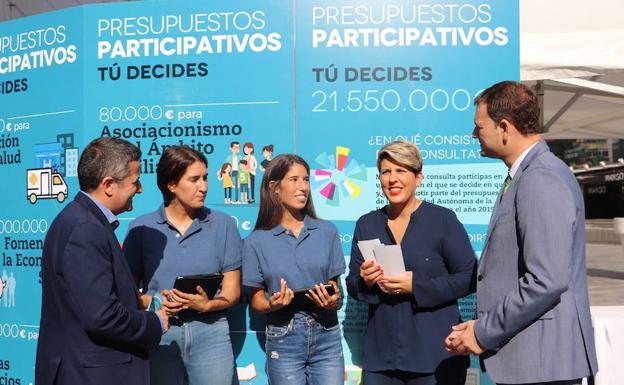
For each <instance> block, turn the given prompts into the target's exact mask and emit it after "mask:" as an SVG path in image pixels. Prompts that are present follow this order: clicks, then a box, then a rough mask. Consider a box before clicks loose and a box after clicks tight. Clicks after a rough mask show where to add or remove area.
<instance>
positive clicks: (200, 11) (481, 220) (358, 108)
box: [0, 0, 519, 384]
mask: <svg viewBox="0 0 624 385" xmlns="http://www.w3.org/2000/svg"><path fill="white" fill-rule="evenodd" d="M518 44H519V29H518V2H517V1H508V0H507V1H504V0H498V1H487V2H479V1H473V0H465V1H460V2H451V1H424V0H412V1H408V0H397V1H393V2H389V3H388V2H378V1H367V0H360V1H340V2H336V1H331V2H330V1H322V0H313V1H306V2H303V1H298V2H294V1H293V2H288V1H277V0H265V1H230V2H225V3H224V2H209V1H199V0H197V1H185V2H178V1H153V2H136V3H116V4H101V5H89V6H83V7H77V8H71V9H66V10H63V11H58V12H53V13H49V14H43V15H38V16H33V17H29V18H24V19H20V20H15V21H10V22H6V23H2V24H0V86H1V88H0V175H2V179H3V182H4V184H5V186H6V187H5V189H3V191H2V193H1V194H2V202H3V207H4V208H3V210H2V214H0V253H2V259H1V261H2V266H0V270H2V271H1V272H0V279H1V280H2V282H1V284H0V369H2V370H0V375H2V376H4V377H0V378H5V382H6V383H7V384H31V383H32V382H33V381H34V360H35V350H36V344H37V338H38V325H39V314H40V298H41V285H40V268H41V251H42V248H43V241H44V237H45V233H46V231H47V229H48V227H49V225H50V223H51V222H52V220H53V219H54V217H55V216H56V214H57V213H58V212H59V211H60V210H62V208H63V207H64V206H65V205H66V204H67V202H69V201H70V200H71V199H73V196H74V195H75V194H76V193H77V192H78V191H79V187H78V181H77V175H76V169H77V163H78V156H79V154H80V152H81V151H82V149H83V148H84V146H85V145H86V144H87V143H88V142H89V141H91V140H92V139H94V138H97V137H100V136H113V137H119V138H123V139H127V140H129V141H131V142H133V143H136V144H137V145H138V146H139V147H140V148H141V150H142V151H143V159H142V164H141V165H142V176H141V180H142V184H143V188H144V192H143V194H142V195H141V196H138V197H137V199H135V200H134V210H133V211H132V212H128V213H124V214H123V215H121V217H120V219H121V226H120V228H119V229H118V230H117V234H118V237H119V238H120V240H122V239H123V237H124V236H125V232H126V229H127V226H128V224H129V222H130V221H131V220H132V219H134V218H135V217H137V216H139V215H141V214H144V213H146V212H150V211H153V210H155V209H156V208H157V207H158V206H159V205H160V203H161V202H162V197H161V195H160V192H159V190H158V189H157V187H156V177H155V171H156V164H157V162H158V159H159V157H160V155H161V153H162V151H163V150H164V148H165V147H166V146H167V145H172V144H187V145H189V146H191V147H193V148H195V149H197V150H199V151H201V152H202V153H204V154H205V155H206V157H207V158H208V162H209V166H208V169H209V177H208V178H209V191H208V197H207V202H206V204H207V205H208V206H210V207H214V208H216V209H217V210H221V211H225V212H227V213H229V214H230V215H231V216H232V217H234V218H235V220H236V222H237V224H238V227H239V231H240V233H241V235H242V236H243V237H245V236H247V235H248V234H249V233H250V232H251V230H252V229H253V227H254V222H255V218H256V214H257V208H258V201H259V185H260V180H261V178H262V175H263V170H264V166H266V162H267V161H270V159H271V158H272V157H274V156H276V155H278V154H280V153H288V152H297V153H299V154H300V155H302V156H303V157H304V158H306V159H307V160H308V162H309V163H310V165H311V167H312V168H313V170H312V175H311V181H312V187H313V198H314V201H315V205H316V207H317V210H318V212H319V214H320V216H321V217H322V218H325V219H329V220H332V221H333V222H334V223H335V224H336V225H337V226H338V229H339V231H340V236H341V241H342V244H343V249H344V252H345V255H346V258H347V260H348V258H349V252H350V246H351V236H352V235H351V234H352V231H353V227H354V224H355V220H357V218H358V217H359V216H361V215H362V214H364V213H366V212H368V211H370V210H373V209H375V208H377V207H381V206H383V205H384V204H385V199H384V198H383V194H381V189H380V187H379V184H378V178H377V169H376V165H375V160H376V153H377V151H378V150H379V148H381V146H383V145H384V144H385V143H388V142H389V141H392V140H395V139H402V140H408V141H411V142H414V143H416V144H417V145H418V146H419V147H420V149H421V151H422V155H423V159H424V163H425V166H424V174H425V180H424V183H423V187H422V188H421V189H420V190H419V191H418V194H419V196H420V197H421V198H422V199H425V200H428V201H431V202H433V203H436V204H440V205H443V206H446V207H449V208H451V209H453V210H454V211H455V212H456V213H457V215H458V217H459V218H460V220H461V221H462V223H464V225H465V227H466V229H467V231H468V233H469V236H470V238H471V241H472V244H473V247H474V249H475V251H477V253H478V252H480V250H481V248H482V246H483V240H484V239H483V238H484V236H485V232H486V227H487V223H488V220H489V216H490V210H491V209H492V206H493V199H494V197H495V196H496V193H497V192H498V188H499V186H500V184H501V183H502V177H501V176H502V175H504V170H503V167H502V165H501V164H500V163H499V162H493V161H492V160H488V159H482V158H481V157H480V155H479V146H478V142H476V141H475V140H474V139H472V138H471V132H472V120H473V113H474V107H473V98H474V96H475V95H477V94H478V93H479V91H480V90H482V89H483V88H484V87H487V86H488V85H490V84H492V83H494V82H496V81H499V80H502V79H517V78H518V77H519V46H518ZM241 160H244V161H245V162H243V163H241ZM245 163H246V165H245ZM234 171H236V172H239V171H245V172H247V173H249V174H250V176H251V177H250V181H249V183H248V184H247V187H246V188H244V189H242V188H237V187H236V186H233V187H229V185H228V180H229V178H227V177H224V176H228V175H229V176H231V175H233V173H234ZM228 189H229V190H228ZM243 190H245V191H243ZM228 192H229V194H228ZM248 301H249V298H248V296H247V295H246V294H243V295H242V297H241V304H240V305H238V306H236V307H235V308H234V309H232V310H231V312H230V316H229V320H230V326H231V330H232V342H233V345H234V352H235V355H236V364H237V367H238V375H239V382H240V384H265V383H266V376H265V373H264V351H263V348H264V346H263V341H264V335H263V334H264V318H263V317H262V316H258V315H255V314H253V312H251V311H250V309H249V306H248ZM473 309H474V298H473V297H470V298H466V299H464V300H463V301H462V314H463V316H465V317H466V318H470V317H472V310H473ZM340 320H341V324H342V329H343V334H344V340H343V346H344V349H345V360H346V365H347V366H346V367H347V371H346V373H345V381H346V382H345V383H347V384H359V383H360V375H361V360H362V341H363V340H362V338H363V332H364V328H365V326H366V320H367V310H366V307H364V306H362V305H361V304H359V303H356V302H355V301H352V300H351V299H348V300H346V301H344V306H343V308H342V309H341V310H340ZM474 364H475V365H473V366H474V369H471V372H470V373H469V379H468V382H467V383H468V384H479V383H482V384H488V383H490V382H489V380H488V379H487V376H485V375H484V374H482V373H481V372H480V371H478V369H476V368H478V365H476V362H475V363H474Z"/></svg>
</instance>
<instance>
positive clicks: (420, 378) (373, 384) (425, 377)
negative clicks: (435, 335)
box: [362, 356, 468, 385]
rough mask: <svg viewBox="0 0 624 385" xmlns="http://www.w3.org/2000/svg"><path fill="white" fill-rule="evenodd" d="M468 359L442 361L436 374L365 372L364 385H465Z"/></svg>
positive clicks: (389, 371) (391, 371) (387, 371)
mask: <svg viewBox="0 0 624 385" xmlns="http://www.w3.org/2000/svg"><path fill="white" fill-rule="evenodd" d="M467 366H468V361H467V359H466V357H462V356H460V357H451V358H449V359H446V360H444V361H442V363H441V364H440V365H439V366H438V368H437V370H436V371H435V373H414V372H404V371H402V370H385V371H380V372H371V371H368V370H364V371H363V374H362V377H363V378H362V379H363V381H362V384H363V385H464V384H465V383H466V368H467Z"/></svg>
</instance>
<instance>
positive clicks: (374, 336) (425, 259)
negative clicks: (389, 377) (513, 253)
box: [346, 202, 476, 384]
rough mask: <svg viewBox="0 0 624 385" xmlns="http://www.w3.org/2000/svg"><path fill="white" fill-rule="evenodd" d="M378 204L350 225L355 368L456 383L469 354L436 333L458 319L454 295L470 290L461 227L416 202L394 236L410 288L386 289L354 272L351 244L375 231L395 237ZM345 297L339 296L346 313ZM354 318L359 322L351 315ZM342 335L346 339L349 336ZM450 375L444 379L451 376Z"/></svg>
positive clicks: (468, 255)
mask: <svg viewBox="0 0 624 385" xmlns="http://www.w3.org/2000/svg"><path fill="white" fill-rule="evenodd" d="M387 222H388V216H387V214H386V213H385V211H384V210H376V211H372V212H370V213H368V214H366V215H364V216H362V217H361V218H360V219H359V220H358V221H357V223H356V225H355V232H354V234H353V244H352V248H351V262H350V263H349V276H348V277H347V280H346V282H347V290H348V292H349V295H350V296H351V297H352V298H353V299H355V300H358V301H361V302H364V303H366V304H368V322H367V323H366V339H365V342H364V362H363V368H364V370H368V371H384V370H402V371H406V372H413V373H434V372H436V373H441V372H445V373H444V375H446V376H447V377H448V378H447V379H446V380H439V381H441V383H444V384H455V383H461V384H463V383H464V382H465V379H466V368H467V367H468V365H469V359H468V357H466V356H461V357H453V356H452V355H451V354H450V353H448V352H447V351H446V350H445V349H444V338H445V337H446V336H447V335H448V333H449V331H450V330H451V327H452V326H453V325H455V324H457V323H459V322H461V318H460V313H459V308H458V306H457V299H458V298H461V297H464V296H466V295H468V294H469V293H470V292H471V290H472V288H473V287H472V284H473V278H474V277H475V275H476V259H475V255H474V251H473V250H472V247H471V246H470V241H469V239H468V235H467V234H466V230H464V227H463V226H462V224H461V223H460V222H459V220H457V217H456V216H455V213H454V212H452V211H451V210H449V209H447V208H444V207H441V206H438V205H435V204H432V203H429V202H422V204H421V205H420V207H419V208H418V209H417V210H416V211H414V213H412V215H411V218H410V222H409V225H408V226H407V230H406V231H405V235H404V236H403V240H402V241H401V250H402V252H403V259H404V263H405V269H406V270H408V271H411V272H412V291H413V293H412V294H411V295H407V294H403V295H388V294H385V293H383V292H382V291H381V290H380V289H379V287H378V286H377V285H375V286H373V287H372V288H370V289H369V288H368V287H367V286H366V284H365V283H364V280H363V279H362V278H360V265H361V264H362V263H363V262H364V257H363V256H362V253H361V252H360V250H359V248H358V246H357V243H358V242H359V241H361V240H369V239H375V238H378V239H379V240H380V242H381V243H382V244H385V245H392V244H396V241H395V239H394V238H393V236H392V232H391V231H390V228H389V227H388V225H387ZM352 306H353V303H352V302H347V313H349V311H350V307H352ZM357 322H361V321H360V320H357ZM349 342H350V341H349V337H347V343H349ZM451 378H452V379H451Z"/></svg>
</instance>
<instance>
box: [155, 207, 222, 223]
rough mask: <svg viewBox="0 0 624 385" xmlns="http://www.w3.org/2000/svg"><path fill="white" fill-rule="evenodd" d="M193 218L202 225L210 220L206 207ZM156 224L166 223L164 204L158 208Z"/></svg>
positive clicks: (208, 210)
mask: <svg viewBox="0 0 624 385" xmlns="http://www.w3.org/2000/svg"><path fill="white" fill-rule="evenodd" d="M195 218H196V219H197V220H198V221H199V222H202V223H205V222H208V221H209V220H210V209H209V208H207V207H203V208H201V209H199V211H198V212H197V216H196V217H195ZM156 222H157V223H160V224H164V223H167V213H166V212H165V205H164V204H162V205H160V207H159V208H158V217H157V220H156Z"/></svg>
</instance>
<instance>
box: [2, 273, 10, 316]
mask: <svg viewBox="0 0 624 385" xmlns="http://www.w3.org/2000/svg"><path fill="white" fill-rule="evenodd" d="M8 280H9V276H8V275H7V272H6V270H2V283H0V285H1V286H2V288H0V292H2V293H3V295H0V297H2V301H3V305H4V307H7V301H8V300H9V295H8V294H7V292H6V290H4V289H5V288H6V285H7V281H8Z"/></svg>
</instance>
